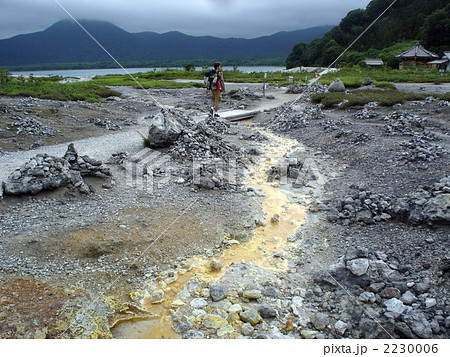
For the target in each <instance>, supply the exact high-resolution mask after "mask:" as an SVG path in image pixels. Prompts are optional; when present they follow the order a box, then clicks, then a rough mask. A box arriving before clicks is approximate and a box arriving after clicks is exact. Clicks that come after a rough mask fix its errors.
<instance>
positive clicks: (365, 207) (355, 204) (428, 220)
mask: <svg viewBox="0 0 450 357" xmlns="http://www.w3.org/2000/svg"><path fill="white" fill-rule="evenodd" d="M351 188H352V189H354V193H353V194H352V195H349V196H347V197H344V198H342V199H341V200H340V201H339V202H338V203H337V204H329V205H327V206H326V207H324V208H325V209H326V210H327V211H328V213H327V218H328V220H329V221H331V222H337V223H340V224H342V225H349V224H354V223H360V224H375V223H379V222H385V221H389V220H390V219H396V220H401V221H407V222H410V223H412V224H427V225H433V224H442V223H443V224H448V223H449V222H450V177H444V178H443V179H441V180H440V181H439V182H438V183H436V184H434V185H433V186H432V187H431V188H428V189H419V190H417V191H416V192H414V193H412V194H410V195H407V196H405V197H402V198H392V197H389V196H387V195H384V194H377V193H373V192H370V191H369V190H367V188H366V186H365V185H363V184H361V185H358V186H357V185H352V186H351Z"/></svg>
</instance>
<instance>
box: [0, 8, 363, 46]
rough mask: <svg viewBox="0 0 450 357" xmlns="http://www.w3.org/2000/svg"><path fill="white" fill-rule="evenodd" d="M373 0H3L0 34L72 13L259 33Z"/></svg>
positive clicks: (136, 25) (148, 27) (136, 27)
mask: <svg viewBox="0 0 450 357" xmlns="http://www.w3.org/2000/svg"><path fill="white" fill-rule="evenodd" d="M369 2H370V0H339V1H336V0H315V1H311V0H188V1H186V0H164V1H148V0H132V1H126V0H115V1H111V0H97V1H92V0H56V1H55V0H2V5H1V10H2V11H1V13H0V23H1V24H2V26H1V28H0V38H8V37H12V36H14V35H17V34H23V33H30V32H36V31H42V30H44V29H46V28H47V27H49V26H51V25H52V24H53V23H55V22H56V21H58V20H61V19H64V18H68V17H69V16H68V15H67V14H66V13H65V12H64V11H63V9H62V8H61V7H60V6H59V5H58V3H60V4H61V5H62V6H63V7H64V8H65V9H66V10H67V11H68V12H69V13H70V14H71V15H73V16H74V17H76V18H79V19H96V20H104V21H110V22H112V23H114V24H116V25H118V26H120V27H122V28H123V29H124V30H127V31H129V32H141V31H154V32H158V33H163V32H168V31H180V32H183V33H186V34H189V35H195V36H205V35H211V36H218V37H243V38H254V37H258V36H264V35H270V34H273V33H275V32H279V31H292V30H298V29H304V28H308V27H313V26H320V25H336V24H338V23H339V21H340V19H341V18H343V17H344V16H345V15H346V14H347V13H348V12H349V11H351V10H353V9H357V8H365V7H366V6H367V4H368V3H369Z"/></svg>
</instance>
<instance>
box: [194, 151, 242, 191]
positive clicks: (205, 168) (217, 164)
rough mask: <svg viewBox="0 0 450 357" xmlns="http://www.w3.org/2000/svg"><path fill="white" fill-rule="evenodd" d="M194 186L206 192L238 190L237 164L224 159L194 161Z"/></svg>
mask: <svg viewBox="0 0 450 357" xmlns="http://www.w3.org/2000/svg"><path fill="white" fill-rule="evenodd" d="M193 170H194V172H193V177H192V184H193V185H194V186H195V187H197V188H200V189H205V190H225V191H235V190H236V189H237V172H236V162H234V161H230V162H226V161H224V160H222V159H217V160H214V159H208V160H197V161H194V168H193Z"/></svg>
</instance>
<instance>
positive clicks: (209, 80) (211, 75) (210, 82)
mask: <svg viewBox="0 0 450 357" xmlns="http://www.w3.org/2000/svg"><path fill="white" fill-rule="evenodd" d="M217 74H218V73H217V71H215V70H213V69H212V70H210V71H209V72H206V73H205V77H204V78H203V81H204V82H205V85H206V89H208V90H211V89H217V79H218V75H217Z"/></svg>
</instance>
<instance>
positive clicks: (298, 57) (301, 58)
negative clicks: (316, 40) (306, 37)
mask: <svg viewBox="0 0 450 357" xmlns="http://www.w3.org/2000/svg"><path fill="white" fill-rule="evenodd" d="M306 46H307V45H306V43H303V42H300V43H297V44H296V45H295V46H294V48H293V49H292V52H291V53H290V54H289V56H288V57H287V58H286V68H288V69H289V68H294V67H300V66H307V60H306V56H305V50H306Z"/></svg>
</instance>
